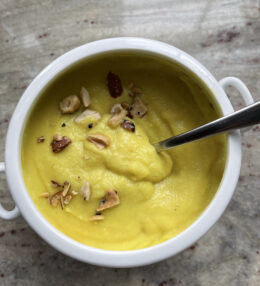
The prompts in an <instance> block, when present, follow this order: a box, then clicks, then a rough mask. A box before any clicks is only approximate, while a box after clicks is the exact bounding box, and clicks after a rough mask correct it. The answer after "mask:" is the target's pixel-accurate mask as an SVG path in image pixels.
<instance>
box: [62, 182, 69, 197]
mask: <svg viewBox="0 0 260 286" xmlns="http://www.w3.org/2000/svg"><path fill="white" fill-rule="evenodd" d="M70 187H71V185H70V182H67V181H66V182H64V189H63V191H62V196H63V197H66V195H67V194H68V192H69V190H70Z"/></svg>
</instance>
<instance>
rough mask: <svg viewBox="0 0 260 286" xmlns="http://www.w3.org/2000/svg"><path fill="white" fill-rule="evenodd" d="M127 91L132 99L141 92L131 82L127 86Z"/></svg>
mask: <svg viewBox="0 0 260 286" xmlns="http://www.w3.org/2000/svg"><path fill="white" fill-rule="evenodd" d="M127 89H128V91H129V95H130V96H132V97H135V96H136V95H138V94H141V93H142V90H141V89H140V88H138V87H136V86H135V85H134V83H133V82H131V83H130V84H129V85H128V87H127Z"/></svg>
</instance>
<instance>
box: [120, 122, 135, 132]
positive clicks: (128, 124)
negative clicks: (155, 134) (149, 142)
mask: <svg viewBox="0 0 260 286" xmlns="http://www.w3.org/2000/svg"><path fill="white" fill-rule="evenodd" d="M121 126H122V127H123V128H124V129H126V130H128V131H130V132H135V124H134V122H132V121H130V120H124V121H123V122H122V123H121Z"/></svg>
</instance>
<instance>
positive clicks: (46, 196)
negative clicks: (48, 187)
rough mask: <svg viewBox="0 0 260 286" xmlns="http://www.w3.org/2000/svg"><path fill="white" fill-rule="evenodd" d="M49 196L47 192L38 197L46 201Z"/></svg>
mask: <svg viewBox="0 0 260 286" xmlns="http://www.w3.org/2000/svg"><path fill="white" fill-rule="evenodd" d="M49 196H50V194H49V193H48V192H46V193H42V194H40V197H42V198H46V199H47V198H48V197H49Z"/></svg>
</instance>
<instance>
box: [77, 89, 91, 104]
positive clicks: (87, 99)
mask: <svg viewBox="0 0 260 286" xmlns="http://www.w3.org/2000/svg"><path fill="white" fill-rule="evenodd" d="M80 98H81V101H82V103H83V106H84V107H88V106H89V105H90V104H91V98H90V95H89V93H88V91H87V90H86V89H85V87H83V86H82V88H81V90H80Z"/></svg>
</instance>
